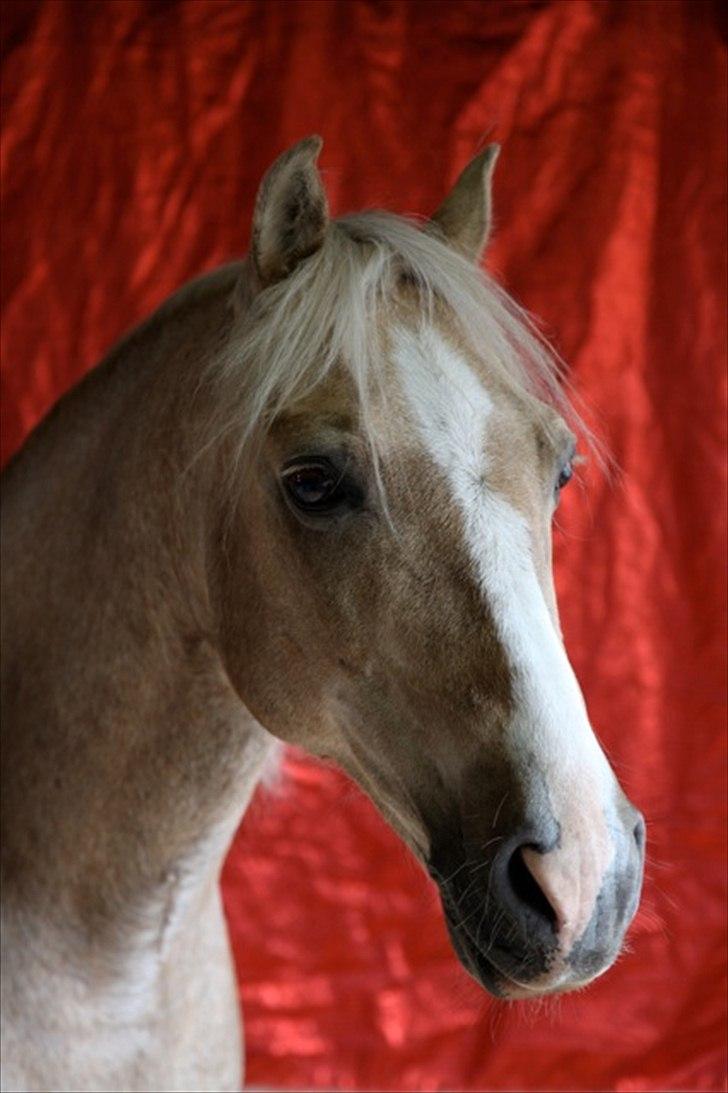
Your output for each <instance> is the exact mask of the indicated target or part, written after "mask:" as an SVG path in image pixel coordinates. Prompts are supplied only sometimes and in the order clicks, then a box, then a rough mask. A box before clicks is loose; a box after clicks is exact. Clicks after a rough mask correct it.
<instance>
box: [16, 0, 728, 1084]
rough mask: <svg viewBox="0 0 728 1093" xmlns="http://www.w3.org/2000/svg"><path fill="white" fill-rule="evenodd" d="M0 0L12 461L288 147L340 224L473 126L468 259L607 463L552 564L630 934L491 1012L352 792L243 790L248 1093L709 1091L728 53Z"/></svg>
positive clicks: (515, 6) (600, 7)
mask: <svg viewBox="0 0 728 1093" xmlns="http://www.w3.org/2000/svg"><path fill="white" fill-rule="evenodd" d="M1 6H2V16H3V50H4V52H3V148H2V153H3V160H2V186H3V216H4V219H3V265H2V306H3V327H2V337H3V343H2V348H3V370H2V380H3V390H4V403H3V419H2V420H3V452H4V454H5V456H7V455H8V454H10V453H11V452H12V451H13V450H15V449H16V448H17V447H18V446H19V445H20V443H21V442H22V440H23V438H24V436H25V435H26V434H27V432H28V431H29V429H30V428H31V427H32V426H33V425H34V423H35V422H36V421H37V420H38V419H39V417H40V416H41V415H42V414H44V413H45V412H46V411H47V410H48V408H49V407H50V406H51V405H52V403H53V402H54V400H55V399H56V398H57V397H58V396H59V395H60V394H61V393H62V392H63V391H64V390H65V389H66V388H67V387H69V385H71V384H72V383H73V382H74V381H76V380H77V379H78V378H79V377H80V376H81V375H82V374H83V373H84V371H86V370H87V369H88V368H90V367H91V366H92V365H93V364H94V362H95V361H96V360H97V359H98V358H99V356H100V354H101V353H102V351H103V350H104V349H105V348H106V347H108V345H109V344H110V343H111V342H112V341H113V340H114V339H115V338H116V337H117V336H118V335H120V334H121V333H122V332H123V331H124V330H125V328H127V327H128V326H129V325H130V324H131V323H133V322H135V321H137V320H138V319H140V318H141V317H142V316H144V315H145V314H146V313H148V312H149V310H150V309H151V308H152V307H154V306H155V305H156V304H157V303H158V302H159V301H161V300H162V299H163V298H164V297H165V296H166V295H167V294H168V293H169V292H170V291H171V290H172V289H174V288H175V287H176V286H177V285H179V284H180V283H181V282H183V281H184V280H186V279H187V278H189V277H191V276H193V275H195V274H197V273H199V272H200V271H202V270H203V269H205V268H208V267H211V266H213V265H215V264H217V263H219V262H220V261H222V260H224V259H226V258H227V257H229V256H230V255H234V254H239V253H241V252H243V251H244V249H245V247H246V245H247V238H248V230H249V223H250V215H251V208H252V202H253V198H254V194H255V190H256V186H257V183H258V180H259V178H260V176H261V173H262V172H263V171H264V169H265V168H266V167H267V166H268V164H269V163H270V161H271V160H272V159H273V158H274V156H275V155H276V154H277V153H278V152H279V151H280V150H281V149H282V148H283V147H284V146H286V145H287V144H288V143H290V142H292V141H294V140H296V139H298V138H299V137H301V136H303V135H305V134H307V133H309V132H320V133H322V135H323V136H324V138H325V140H326V145H325V149H324V153H323V157H322V166H323V169H324V172H325V177H326V181H327V184H328V188H329V193H330V197H331V203H332V206H333V208H334V209H335V210H338V211H344V210H349V209H355V208H359V207H363V206H371V205H382V206H385V207H390V208H393V209H395V210H399V211H408V212H412V213H420V214H424V213H427V212H429V211H431V210H432V209H433V208H434V207H435V205H436V204H437V203H438V201H439V200H440V198H441V197H442V196H443V194H444V192H445V189H446V187H447V186H448V184H449V183H450V182H451V181H452V180H453V178H454V176H455V174H456V173H457V171H458V169H459V168H460V167H462V165H463V164H464V163H465V161H466V160H467V158H468V157H469V156H470V155H471V154H472V153H473V152H474V151H476V150H477V149H479V148H480V147H481V146H482V144H483V142H484V140H485V138H486V136H488V135H489V134H490V133H491V132H492V135H493V137H494V138H496V139H498V140H500V141H502V143H503V146H504V150H503V155H502V158H501V163H500V165H499V168H498V174H497V179H496V185H495V191H496V192H495V198H496V209H497V233H496V238H495V241H494V243H493V245H492V247H491V251H490V254H489V263H490V265H491V267H492V268H493V269H494V270H495V271H497V272H498V273H499V275H500V276H501V277H502V278H503V280H504V281H505V283H506V285H507V286H508V288H509V289H510V290H511V291H512V292H514V293H515V295H516V296H517V297H518V298H520V299H521V300H522V301H523V302H525V304H526V305H527V306H528V307H529V308H530V309H531V310H533V311H535V312H536V313H537V314H539V315H541V316H542V317H543V318H544V320H545V322H546V324H547V327H548V329H549V331H551V332H552V334H553V336H554V337H555V339H556V341H557V343H558V345H559V347H560V349H561V350H562V352H563V354H564V355H565V356H566V358H567V359H568V360H569V361H570V363H571V365H572V367H573V376H574V381H575V384H576V387H577V389H578V391H579V392H580V393H581V395H582V396H583V397H584V399H585V400H586V402H587V403H588V405H589V406H590V407H591V409H592V412H593V413H592V419H593V420H594V421H595V422H596V423H597V427H598V429H599V431H600V433H601V434H602V436H603V437H604V438H605V439H606V441H607V443H608V444H609V446H610V448H611V451H612V453H613V454H614V456H615V458H616V460H617V462H618V464H619V467H620V468H621V476H620V477H618V478H617V479H616V480H613V481H611V482H609V481H607V480H605V479H604V478H603V477H600V476H599V475H598V474H596V473H593V472H588V473H587V475H586V488H585V489H583V490H579V489H572V490H571V491H569V493H568V494H567V495H566V497H565V499H564V504H563V509H562V510H561V513H560V516H559V527H558V529H557V532H556V565H557V579H558V585H559V589H560V600H561V605H562V615H563V623H564V630H565V634H566V639H567V644H568V646H569V649H570V652H571V654H572V659H573V661H574V664H575V667H576V669H577V672H578V674H579V676H580V678H581V681H582V683H583V686H584V690H585V693H586V695H587V698H588V701H589V705H590V709H591V713H592V718H593V721H594V724H595V726H596V728H597V730H598V732H599V734H600V736H601V739H602V740H603V742H604V745H605V747H606V749H607V751H608V753H609V754H610V756H611V757H612V758H613V761H614V763H615V766H616V769H617V771H618V773H619V775H620V777H621V779H622V781H623V783H624V785H625V787H626V789H627V790H628V792H629V794H630V796H631V797H632V798H633V800H634V801H635V802H637V803H638V804H639V805H640V807H641V808H643V809H644V811H645V813H646V815H647V819H648V829H649V846H650V862H649V864H648V868H647V879H646V886H645V895H644V901H643V906H642V909H641V911H640V913H639V916H638V918H637V920H636V922H635V925H634V927H633V929H632V931H631V935H630V937H631V941H630V950H629V951H628V952H627V953H626V955H625V956H624V957H623V959H622V960H621V961H620V962H619V964H618V966H616V967H615V968H614V969H613V970H612V971H611V972H610V973H609V974H607V975H606V976H605V977H604V978H603V979H601V980H600V981H598V982H597V983H596V984H594V985H593V986H592V987H590V988H589V990H588V991H586V992H585V993H583V994H582V995H579V996H576V997H567V998H565V999H564V1000H563V1001H561V1002H559V1003H557V1004H554V1005H547V1006H543V1007H540V1006H535V1007H533V1008H529V1007H525V1006H524V1005H523V1004H518V1005H512V1006H506V1005H504V1004H502V1003H498V1002H495V1001H492V1000H489V999H488V998H487V997H486V996H485V995H483V994H482V993H481V992H479V990H478V989H477V988H476V987H475V985H474V984H472V983H471V982H470V981H469V980H468V979H467V978H466V976H465V974H464V973H463V972H461V971H460V969H459V967H458V965H457V964H456V961H455V958H454V956H453V955H452V952H451V950H450V947H449V944H448V941H447V939H446V936H445V930H444V927H443V923H442V920H441V917H440V912H439V909H438V905H437V898H436V895H435V892H434V890H433V889H432V888H431V886H430V885H429V883H428V881H427V880H426V879H425V877H424V876H423V875H422V874H421V873H420V871H419V869H418V868H417V867H416V865H415V864H414V863H413V861H412V860H411V859H410V858H409V856H408V853H407V852H406V851H405V850H404V849H403V848H402V847H401V845H400V844H399V843H398V841H397V839H396V838H395V836H394V835H392V834H391V832H390V831H389V830H388V829H387V828H386V827H385V826H384V824H383V822H382V821H381V820H380V819H379V817H378V815H377V814H376V813H375V811H374V809H373V808H372V806H371V805H370V804H369V803H368V802H367V801H366V800H365V799H364V798H363V797H362V796H361V795H360V794H359V793H358V791H356V790H355V789H353V788H352V787H351V786H350V785H349V783H347V782H346V781H345V780H344V778H343V777H341V776H339V775H338V774H336V773H334V772H332V771H331V770H326V769H322V768H321V767H319V766H316V765H314V764H313V763H312V762H310V761H308V760H306V759H305V758H303V757H300V756H293V757H291V758H290V759H289V760H288V763H287V767H286V781H285V783H284V786H283V788H282V790H279V791H277V792H276V793H275V794H273V795H272V796H265V795H259V797H258V798H257V799H256V801H255V804H254V807H253V810H252V812H251V813H250V814H249V816H248V817H247V819H246V820H245V823H244V825H243V828H242V830H241V832H240V834H239V836H238V838H237V840H236V842H235V845H234V847H233V849H232V851H231V853H230V856H229V859H228V862H227V866H226V869H225V875H224V891H225V899H226V905H227V910H228V916H229V921H230V928H231V931H232V937H233V945H234V950H235V955H236V959H237V962H238V966H239V972H240V983H241V994H242V999H243V1003H244V1009H245V1014H246V1025H247V1052H248V1079H249V1081H250V1082H252V1083H259V1084H265V1085H268V1086H270V1087H272V1088H286V1087H296V1088H299V1087H305V1088H322V1089H326V1088H337V1089H339V1088H341V1089H398V1090H403V1089H408V1090H409V1089H411V1090H448V1089H464V1090H482V1089H493V1090H511V1089H513V1090H516V1089H529V1090H602V1089H604V1090H623V1091H632V1090H635V1091H636V1090H662V1089H690V1090H718V1089H722V1088H724V1082H725V1055H724V1046H725V1032H724V1016H725V1015H724V1000H725V935H724V927H723V921H724V919H723V916H724V870H725V843H724V832H725V802H726V792H725V742H724V731H725V722H724V714H723V709H722V705H721V703H722V695H723V682H724V675H723V673H724V662H723V642H724V633H725V630H724V626H723V612H724V605H725V589H724V585H723V543H724V538H723V532H724V526H723V525H724V513H725V492H724V462H723V452H724V443H725V436H724V427H725V366H724V353H725V326H724V287H725V286H724V255H725V203H724V192H725V190H724V187H725V181H724V180H725V136H724V133H725V116H724V115H725V50H724V45H723V43H722V40H721V28H720V26H719V7H718V5H713V4H710V3H701V2H696V0H686V2H681V0H673V2H666V0H665V2H660V0H655V2H652V0H643V2H640V0H635V2H630V0H622V2H618V0H601V2H596V0H568V2H538V0H511V2H503V0H494V2H479V0H473V2H467V3H464V2H460V0H447V2H444V3H439V2H422V3H417V2H410V3H407V2H402V0H391V2H386V3H385V2H366V0H349V2H340V0H332V2H328V3H324V2H321V3H316V2H310V0H298V2H288V3H281V2H277V0H270V2H262V0H251V2H246V3H237V2H234V0H233V2H231V0H211V2H204V0H203V2H182V0H179V2H174V0H166V2H162V0H159V2H154V3H153V2H147V3H145V2H141V0H129V2H126V0H123V2H110V3H96V2H83V3H82V2H65V0H55V2H43V0H36V2H32V0H30V2H23V3H10V2H8V0H5V2H4V3H3V4H2V5H1Z"/></svg>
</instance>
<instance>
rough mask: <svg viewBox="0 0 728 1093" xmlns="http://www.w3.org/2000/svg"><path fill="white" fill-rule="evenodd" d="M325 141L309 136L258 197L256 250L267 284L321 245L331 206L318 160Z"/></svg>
mask: <svg viewBox="0 0 728 1093" xmlns="http://www.w3.org/2000/svg"><path fill="white" fill-rule="evenodd" d="M322 145H323V141H322V140H321V137H316V136H312V137H306V138H305V140H301V141H299V142H298V144H294V145H293V146H292V147H291V148H289V149H288V150H287V151H286V152H284V153H283V154H282V155H281V156H279V157H278V159H277V160H276V161H275V163H273V165H272V166H271V167H269V168H268V171H267V172H266V174H265V177H264V178H263V181H262V182H261V184H260V188H259V190H258V196H257V197H256V199H255V212H254V213H253V231H252V243H251V253H252V258H253V264H254V266H255V271H256V273H257V275H258V279H259V281H260V283H261V285H263V286H265V285H270V284H273V283H274V282H275V281H280V280H282V279H283V278H284V277H287V276H288V274H289V273H290V272H291V271H292V270H293V269H294V268H295V266H297V265H298V263H299V262H300V261H302V259H304V258H307V257H308V255H309V254H313V253H314V251H316V250H318V248H319V247H320V246H321V244H322V243H323V240H324V234H325V232H326V225H327V223H328V207H327V202H326V194H325V193H324V188H323V185H322V182H321V176H320V175H319V173H318V169H317V167H316V160H317V159H318V156H319V153H320V151H321V147H322Z"/></svg>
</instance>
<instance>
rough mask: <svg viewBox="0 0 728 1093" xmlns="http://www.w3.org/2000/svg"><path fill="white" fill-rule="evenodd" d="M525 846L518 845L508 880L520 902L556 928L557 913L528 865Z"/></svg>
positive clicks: (511, 862) (509, 869)
mask: <svg viewBox="0 0 728 1093" xmlns="http://www.w3.org/2000/svg"><path fill="white" fill-rule="evenodd" d="M522 851H523V847H522V846H519V847H517V848H516V849H515V850H514V851H513V853H512V854H511V857H510V859H509V862H508V880H509V882H510V887H511V891H512V893H513V895H514V896H515V897H516V900H517V901H518V903H519V904H520V905H521V906H523V907H527V908H528V909H529V910H531V911H533V912H534V913H535V914H536V915H538V917H539V918H540V919H541V920H542V921H544V920H545V921H546V922H547V923H548V924H549V926H551V927H553V928H554V929H556V923H557V915H556V912H555V911H554V909H553V907H552V906H551V904H550V903H549V901H548V899H547V898H546V896H545V895H544V894H543V891H542V890H541V887H540V885H539V884H538V881H537V880H536V878H535V877H534V875H533V873H532V872H531V870H530V869H529V868H528V866H527V865H526V862H525V861H524V858H523V853H522Z"/></svg>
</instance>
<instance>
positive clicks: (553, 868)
mask: <svg viewBox="0 0 728 1093" xmlns="http://www.w3.org/2000/svg"><path fill="white" fill-rule="evenodd" d="M320 149H321V140H320V138H317V137H309V138H307V139H305V140H303V141H301V142H299V143H298V144H296V145H294V146H293V147H291V148H289V149H288V150H287V151H285V152H284V153H283V154H282V155H281V156H280V158H279V159H277V160H276V161H275V163H274V164H273V165H272V166H271V167H270V168H269V170H268V172H267V174H266V175H265V177H264V179H263V181H262V183H261V186H260V189H259V191H258V195H257V198H256V202H255V208H254V215H253V220H252V234H251V245H250V251H249V254H248V255H247V257H246V258H245V259H244V260H243V261H241V262H233V263H231V264H229V265H227V266H224V267H222V268H220V269H217V270H215V271H213V272H211V273H209V274H207V275H205V276H203V277H201V278H198V279H197V280H195V281H193V282H191V283H189V284H188V285H186V286H184V287H183V288H182V289H181V290H179V291H178V292H177V293H176V294H174V295H173V296H172V297H170V298H169V299H168V300H167V301H166V302H165V303H163V304H162V305H161V307H160V308H159V309H158V310H157V311H156V312H155V313H154V314H153V315H152V316H151V317H150V318H148V319H147V320H146V321H144V322H142V323H141V325H140V326H138V327H137V328H135V329H134V330H132V332H131V333H129V334H128V335H127V336H126V337H124V338H123V340H122V341H121V342H120V343H119V344H118V345H116V346H115V348H113V349H112V350H111V352H110V353H109V354H108V356H107V357H106V358H105V359H104V360H103V361H102V363H101V364H100V365H98V366H97V367H96V369H94V370H93V371H91V372H90V373H89V374H88V375H86V377H85V378H84V379H83V380H82V382H81V383H79V384H78V385H77V386H76V387H75V388H74V389H73V390H72V391H71V392H70V393H68V394H66V395H65V397H63V398H62V399H61V400H60V402H59V403H58V404H57V405H56V406H55V408H54V409H53V411H52V412H51V413H50V414H49V416H48V417H47V418H46V419H45V420H44V421H43V422H42V423H41V424H40V426H39V427H38V428H36V430H35V431H34V432H33V433H32V435H31V436H30V438H29V440H28V441H27V442H26V444H25V446H24V447H23V449H22V450H21V451H20V453H19V454H18V455H17V456H16V457H15V458H14V460H13V461H12V462H11V464H10V465H9V467H8V468H7V470H6V472H5V475H4V481H3V503H2V504H3V508H2V515H3V525H2V561H3V574H2V596H3V608H4V611H3V620H2V632H3V664H2V695H3V709H4V719H3V734H4V736H3V751H4V757H5V763H4V788H3V797H2V807H3V827H4V842H3V850H2V880H3V885H2V896H3V902H2V915H3V977H2V986H3V994H4V998H3V1060H4V1067H3V1082H4V1088H6V1089H13V1090H17V1089H23V1090H49V1089H53V1090H119V1089H123V1090H160V1089H165V1090H191V1089H195V1090H218V1091H219V1090H233V1089H237V1088H239V1083H240V1079H241V1073H242V1069H243V1066H242V1054H243V1050H242V1027H241V1018H240V1015H239V1006H238V1000H237V992H236V983H235V976H234V972H233V965H232V961H231V954H230V948H229V941H228V936H227V932H226V926H225V920H224V916H223V910H222V905H221V897H220V891H219V883H218V882H219V875H220V869H221V865H222V862H223V859H224V856H225V854H226V851H227V849H228V847H229V845H230V842H231V839H232V836H233V833H234V831H235V829H236V828H237V826H238V824H239V822H240V820H241V817H242V816H243V814H244V812H245V810H246V807H247V805H248V802H249V801H250V798H251V794H252V793H253V790H254V788H255V787H256V785H257V784H258V783H259V782H260V781H261V779H264V778H265V776H266V772H267V771H268V770H270V768H271V765H272V764H275V762H276V761H277V759H276V757H277V755H278V752H279V750H280V748H281V747H283V746H284V745H285V744H295V745H298V746H299V747H301V748H303V749H305V750H306V751H307V752H309V753H310V754H312V755H313V756H317V757H320V758H323V759H325V760H328V761H332V762H335V763H337V764H339V765H340V767H341V768H343V770H344V771H345V772H347V773H348V774H349V775H350V776H351V777H352V778H353V779H354V780H355V782H357V783H358V785H359V786H360V787H361V788H362V789H363V790H364V792H365V793H366V794H368V795H369V797H370V798H371V799H372V801H373V802H374V804H375V805H376V806H377V808H378V809H379V810H380V811H381V813H382V814H383V816H384V817H385V819H386V821H387V822H388V823H389V824H390V825H391V826H392V828H393V829H394V830H395V832H397V833H398V834H399V836H400V837H401V838H402V839H403V840H404V842H405V843H406V844H407V846H408V847H409V848H410V850H411V851H412V853H413V854H414V856H415V857H416V859H418V861H419V862H420V863H421V865H422V867H423V868H424V869H425V870H426V871H427V872H428V873H429V875H430V876H431V878H432V879H433V880H434V882H435V884H436V885H437V886H438V887H439V894H440V896H441V902H442V908H443V912H444V916H445V920H446V922H447V926H448V930H449V934H450V937H451V940H452V944H453V947H454V949H455V951H456V953H457V955H458V957H459V959H460V961H461V962H462V964H463V965H464V967H465V968H466V969H467V971H468V972H469V973H470V975H471V976H472V977H473V978H474V979H475V980H476V981H477V983H478V984H480V985H481V986H482V987H483V988H484V989H485V990H486V991H489V992H490V993H491V994H494V995H496V996H499V997H502V998H506V999H519V998H538V997H541V996H544V995H552V994H558V993H560V992H564V991H568V990H572V989H575V988H579V987H583V986H584V985H586V984H587V983H589V982H591V981H592V980H593V979H594V978H595V977H596V976H598V975H601V974H602V973H603V972H604V971H605V970H606V969H607V968H609V967H610V965H611V964H612V963H613V962H614V960H615V959H616V957H617V955H618V953H619V951H620V948H621V945H622V942H623V939H624V936H625V932H626V930H627V927H628V925H629V923H630V921H631V919H632V918H633V916H634V913H635V910H636V907H637V903H638V900H639V894H640V888H641V881H642V868H643V858H644V840H645V834H644V822H643V820H642V817H641V815H640V814H639V812H638V811H637V810H636V809H635V807H634V806H633V805H632V804H631V803H630V802H629V801H628V799H627V797H626V796H625V794H624V792H623V791H622V789H621V788H620V786H619V784H618V782H617V779H616V777H615V775H614V773H613V772H612V769H611V767H610V765H609V763H608V761H607V759H606V757H605V755H604V752H603V750H602V749H601V747H600V745H599V743H598V742H597V739H596V736H595V734H594V731H593V729H592V728H591V725H590V722H589V718H588V714H587V711H586V707H585V703H584V699H583V697H582V693H581V691H580V688H579V685H578V683H577V681H576V678H575V675H574V672H573V670H572V668H571V666H570V663H569V660H568V658H567V654H566V651H565V648H564V643H563V639H562V635H561V630H560V626H559V621H558V613H557V606H556V600H555V594H554V586H553V578H552V571H551V523H552V518H553V513H554V510H555V508H556V504H557V502H558V498H559V495H560V493H561V491H562V490H563V489H564V488H565V487H566V485H567V483H568V481H569V479H570V478H571V476H572V472H573V468H574V464H575V460H576V458H577V457H576V455H575V451H576V442H577V441H576V435H575V431H576V432H578V419H577V417H575V416H574V413H572V410H573V407H572V406H571V403H572V402H573V400H572V399H569V398H568V397H567V393H566V391H565V387H564V384H563V383H562V382H561V379H560V373H559V365H558V362H557V359H556V357H555V354H553V353H552V351H551V350H550V349H549V347H548V345H547V344H546V342H545V341H544V339H543V338H542V337H541V336H540V335H539V333H538V330H537V328H536V327H535V326H534V324H533V323H532V322H531V321H530V320H529V318H528V317H527V316H526V314H525V313H524V312H523V311H522V310H521V309H520V308H519V307H518V305H517V304H516V303H515V302H514V301H513V300H512V299H511V298H510V297H509V296H508V295H507V293H506V292H505V291H504V290H503V289H502V288H500V287H499V286H498V285H497V284H496V282H495V281H494V280H493V279H492V278H491V277H490V276H489V275H488V274H486V273H484V272H483V271H482V269H481V265H480V260H481V256H482V254H483V251H484V248H485V246H486V243H487V240H488V237H489V233H490V228H491V179H492V174H493V168H494V165H495V161H496V158H497V155H498V147H497V146H495V145H490V146H489V147H488V148H487V149H486V150H485V151H484V152H482V153H481V154H479V155H478V156H476V157H475V158H474V159H473V160H472V162H471V163H470V164H469V165H468V166H467V167H466V168H465V169H464V171H463V172H462V174H461V175H460V176H459V178H458V179H457V181H456V183H455V185H454V187H453V189H452V190H451V192H450V193H449V195H448V196H447V197H446V198H445V200H444V201H443V203H442V204H441V206H440V207H439V209H438V210H437V211H436V212H435V213H434V215H433V216H432V218H431V219H430V220H427V221H415V220H414V219H407V218H404V217H400V216H397V215H394V214H391V213H384V212H377V211H368V212H363V213H359V214H355V215H347V216H343V217H340V218H332V217H331V216H330V215H329V211H328V205H327V198H326V194H325V191H324V187H323V184H322V180H321V176H320V173H319V170H318V166H317V162H318V157H319V153H320ZM575 422H576V423H577V427H576V430H575Z"/></svg>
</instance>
